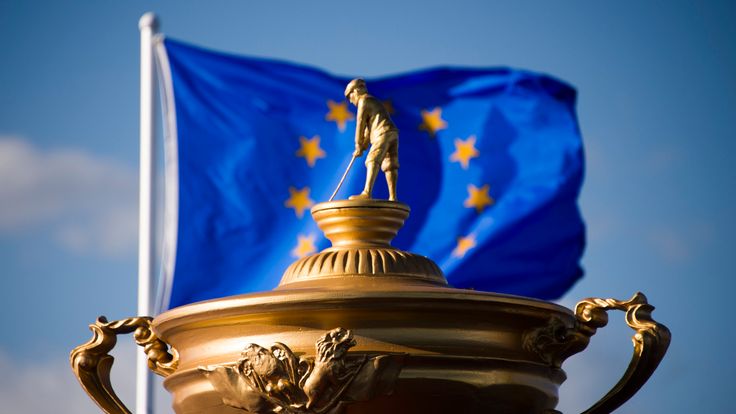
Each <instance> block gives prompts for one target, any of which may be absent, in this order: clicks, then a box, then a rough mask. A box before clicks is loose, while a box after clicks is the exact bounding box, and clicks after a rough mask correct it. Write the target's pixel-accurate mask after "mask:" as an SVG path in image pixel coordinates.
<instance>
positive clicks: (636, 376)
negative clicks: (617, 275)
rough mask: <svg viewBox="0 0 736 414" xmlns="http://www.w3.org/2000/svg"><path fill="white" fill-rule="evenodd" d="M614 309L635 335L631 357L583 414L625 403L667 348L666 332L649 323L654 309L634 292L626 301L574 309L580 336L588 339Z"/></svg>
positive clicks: (592, 301) (585, 303) (603, 413)
mask: <svg viewBox="0 0 736 414" xmlns="http://www.w3.org/2000/svg"><path fill="white" fill-rule="evenodd" d="M611 309H617V310H620V311H625V312H626V324H627V325H629V326H630V327H631V328H632V329H633V330H634V331H636V333H634V336H632V337H631V340H632V342H633V343H634V355H633V356H632V357H631V362H629V367H628V368H627V369H626V372H625V373H624V375H623V377H621V379H620V380H619V381H618V383H616V385H614V386H613V388H612V389H611V391H609V392H608V394H606V395H605V396H604V397H603V398H601V400H600V401H598V402H597V403H595V404H594V405H593V406H592V407H590V408H588V409H587V410H585V411H584V412H583V414H607V413H610V412H613V410H615V409H617V408H618V407H620V406H621V405H622V404H623V403H625V402H626V401H628V400H629V399H630V398H631V397H632V396H634V394H636V392H637V391H639V389H640V388H641V387H642V386H643V385H644V383H646V382H647V380H648V379H649V377H650V376H651V375H652V373H654V370H655V369H657V366H658V365H659V363H660V361H662V358H664V355H665V353H666V352H667V347H669V345H670V338H671V334H670V330H669V329H667V327H666V326H664V325H662V324H661V323H658V322H656V321H655V320H654V319H652V315H651V314H652V311H653V310H654V306H652V305H650V304H649V303H648V302H647V298H646V296H644V294H643V293H641V292H637V293H636V294H635V295H634V296H633V297H632V298H631V299H629V300H627V301H619V300H615V299H598V298H588V299H583V300H582V301H580V302H578V304H577V306H575V316H576V317H577V320H578V322H580V325H581V326H579V328H580V330H581V331H584V332H583V333H584V335H587V336H589V337H590V336H592V335H593V334H595V332H596V329H598V328H602V327H604V326H606V324H607V323H608V313H607V311H609V310H611Z"/></svg>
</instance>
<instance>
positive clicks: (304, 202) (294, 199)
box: [284, 187, 314, 218]
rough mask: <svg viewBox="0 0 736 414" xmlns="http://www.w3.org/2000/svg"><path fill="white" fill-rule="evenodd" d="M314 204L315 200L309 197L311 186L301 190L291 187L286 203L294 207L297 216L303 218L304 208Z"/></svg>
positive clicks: (287, 205)
mask: <svg viewBox="0 0 736 414" xmlns="http://www.w3.org/2000/svg"><path fill="white" fill-rule="evenodd" d="M313 204H314V201H313V200H311V199H310V198H309V187H304V188H302V189H301V190H297V189H296V188H294V187H289V199H288V200H286V202H285V203H284V205H285V206H286V207H289V208H293V209H294V213H296V216H297V217H299V218H302V216H304V210H306V209H308V208H309V207H312V205H313Z"/></svg>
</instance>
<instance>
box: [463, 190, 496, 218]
mask: <svg viewBox="0 0 736 414" xmlns="http://www.w3.org/2000/svg"><path fill="white" fill-rule="evenodd" d="M489 190H490V186H489V185H488V184H486V185H484V186H483V187H481V188H478V187H476V186H474V185H473V184H470V185H468V198H467V199H466V200H465V202H463V205H464V206H465V207H468V208H471V207H474V208H475V211H477V212H478V213H480V212H481V211H483V210H484V209H485V208H486V207H487V206H491V205H493V203H495V200H493V198H491V196H490V195H488V191H489Z"/></svg>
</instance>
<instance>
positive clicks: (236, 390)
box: [199, 328, 403, 414]
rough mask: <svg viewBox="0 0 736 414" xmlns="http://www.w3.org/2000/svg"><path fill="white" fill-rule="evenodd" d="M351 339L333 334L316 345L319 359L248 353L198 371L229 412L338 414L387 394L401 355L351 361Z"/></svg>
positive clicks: (284, 351)
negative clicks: (352, 404) (356, 404)
mask: <svg viewBox="0 0 736 414" xmlns="http://www.w3.org/2000/svg"><path fill="white" fill-rule="evenodd" d="M355 345H356V342H355V340H354V339H353V333H352V332H351V331H349V330H346V329H343V328H335V329H333V330H331V331H329V332H327V333H325V334H324V335H323V336H322V337H320V339H318V340H317V344H316V355H315V357H301V358H298V357H297V356H296V355H295V354H294V352H292V351H291V349H289V347H288V346H286V345H284V344H281V343H276V344H274V345H272V346H271V348H270V349H266V348H263V347H261V346H260V345H257V344H250V345H248V346H246V347H245V350H244V351H243V353H242V357H241V358H240V360H238V361H237V363H235V364H222V365H213V366H208V367H200V368H199V370H200V371H202V372H203V373H204V375H205V376H206V377H207V379H209V381H210V383H212V386H213V387H214V388H215V390H217V391H218V392H219V394H220V395H221V396H222V402H223V403H224V404H225V405H227V406H230V407H234V408H239V409H242V410H246V411H249V412H269V413H285V414H308V413H338V412H340V411H342V408H343V405H344V404H347V403H349V402H355V401H365V400H368V399H370V398H372V397H374V396H375V395H376V394H389V393H390V392H391V391H392V388H393V386H394V384H395V382H396V379H397V377H398V374H399V370H400V369H401V362H402V359H403V355H370V356H369V355H366V354H359V355H355V354H353V355H351V356H350V357H348V354H347V351H348V349H350V348H352V347H354V346H355Z"/></svg>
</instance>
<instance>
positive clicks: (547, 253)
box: [158, 39, 585, 307]
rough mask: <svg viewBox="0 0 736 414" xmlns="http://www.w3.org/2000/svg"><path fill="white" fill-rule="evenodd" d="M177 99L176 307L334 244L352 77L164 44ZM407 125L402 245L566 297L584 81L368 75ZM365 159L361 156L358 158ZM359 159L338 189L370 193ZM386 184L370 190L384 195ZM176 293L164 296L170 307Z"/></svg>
mask: <svg viewBox="0 0 736 414" xmlns="http://www.w3.org/2000/svg"><path fill="white" fill-rule="evenodd" d="M158 51H159V53H158V55H159V63H160V67H161V69H162V71H161V72H162V79H163V80H164V89H165V95H166V96H167V97H168V99H165V101H166V105H167V111H166V118H167V120H168V125H169V128H168V130H167V143H166V149H167V151H166V158H167V162H168V164H167V167H166V168H167V170H168V171H167V207H166V208H167V210H168V212H169V213H170V214H168V215H167V217H168V220H169V223H168V224H167V226H166V230H165V232H166V236H165V237H166V241H167V243H166V248H165V258H164V260H165V267H164V271H165V275H164V276H165V280H166V283H165V289H163V290H164V297H165V298H164V299H165V301H164V307H167V306H168V307H174V306H179V305H184V304H187V303H191V302H195V301H199V300H204V299H211V298H217V297H222V296H227V295H233V294H239V293H247V292H254V291H261V290H268V289H272V288H274V287H275V286H276V285H277V284H278V282H279V280H280V278H281V274H282V272H283V271H284V270H285V269H286V267H287V266H288V265H289V264H290V263H291V262H292V261H294V260H295V259H296V258H298V257H302V256H304V255H308V254H311V253H314V252H317V251H319V250H321V249H323V248H325V247H328V246H329V242H328V241H327V240H326V239H325V238H324V237H323V236H322V234H321V232H320V231H319V229H318V228H317V227H316V225H315V223H314V222H313V220H312V219H311V217H310V215H309V208H310V207H311V206H312V205H313V204H315V203H317V202H321V201H326V200H327V199H328V198H329V197H330V195H331V193H332V191H333V190H334V188H335V186H336V185H337V183H338V181H339V179H340V177H341V176H342V173H343V172H344V171H345V168H346V167H347V165H348V162H349V160H350V158H351V155H352V152H353V149H354V146H355V144H354V128H355V114H354V108H353V107H351V106H350V104H349V103H348V102H346V101H345V98H344V96H343V91H344V88H345V85H346V84H347V83H348V82H349V81H350V78H344V77H339V76H333V75H330V74H328V73H325V72H323V71H321V70H318V69H313V68H309V67H305V66H299V65H294V64H289V63H284V62H279V61H273V60H265V59H253V58H245V57H237V56H231V55H226V54H221V53H215V52H211V51H207V50H203V49H200V48H197V47H193V46H190V45H187V44H184V43H181V42H178V41H174V40H171V39H165V40H160V43H159V45H158ZM367 86H368V91H369V93H370V94H371V95H373V96H376V97H377V98H379V99H381V100H383V103H384V105H385V106H386V108H387V110H388V112H389V113H390V114H391V117H392V119H393V121H394V123H395V124H396V125H397V127H398V128H399V130H400V132H399V143H400V144H399V163H400V165H401V169H400V171H399V183H398V199H399V200H401V201H402V202H404V203H406V204H408V205H410V206H411V209H412V211H411V216H410V217H409V219H408V220H407V223H406V225H405V226H404V228H403V229H402V230H401V231H400V233H399V235H398V237H397V238H396V239H395V241H394V243H393V244H394V245H395V246H396V247H398V248H401V249H404V250H409V251H412V252H415V253H418V254H422V255H426V256H428V257H430V258H431V259H433V260H434V261H435V262H436V263H437V264H439V265H440V267H441V268H442V270H443V271H444V272H445V275H446V276H447V279H448V281H449V282H450V284H451V285H453V286H455V287H461V288H474V289H478V290H490V291H496V292H503V293H513V294H520V295H526V296H533V297H538V298H544V299H549V298H556V297H559V296H560V295H561V294H562V293H564V292H565V291H566V290H567V289H568V288H569V287H570V286H571V285H572V284H573V283H574V282H575V281H576V280H577V279H578V278H579V277H580V276H581V275H582V270H581V268H580V265H579V260H580V257H581V255H582V253H583V249H584V245H585V229H584V224H583V222H582V219H581V216H580V212H579V209H578V206H577V196H578V193H579V191H580V186H581V183H582V179H583V150H582V143H581V138H580V131H579V128H578V125H577V120H576V116H575V90H574V89H573V88H571V87H570V86H568V85H566V84H564V83H562V82H560V81H558V80H555V79H553V78H550V77H548V76H545V75H540V74H537V73H532V72H527V71H520V70H513V69H507V68H498V69H459V68H436V69H427V70H422V71H417V72H412V73H407V74H402V75H396V76H390V77H385V78H380V79H367ZM357 164H359V163H356V166H357ZM364 179H365V173H364V170H362V171H361V169H360V168H354V169H353V171H352V172H351V174H349V176H348V179H347V180H346V182H345V185H344V186H343V189H342V190H341V193H340V196H338V198H341V197H342V198H346V197H347V196H348V195H350V194H357V193H359V192H360V191H361V190H362V188H363V183H364ZM386 196H387V191H386V184H385V182H383V180H382V179H381V178H380V177H379V180H378V181H377V184H376V189H375V192H374V197H377V198H386ZM166 299H168V301H166Z"/></svg>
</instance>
